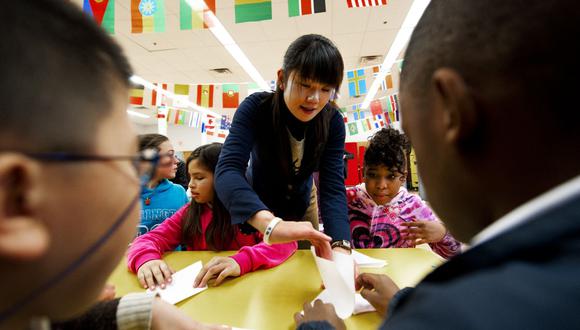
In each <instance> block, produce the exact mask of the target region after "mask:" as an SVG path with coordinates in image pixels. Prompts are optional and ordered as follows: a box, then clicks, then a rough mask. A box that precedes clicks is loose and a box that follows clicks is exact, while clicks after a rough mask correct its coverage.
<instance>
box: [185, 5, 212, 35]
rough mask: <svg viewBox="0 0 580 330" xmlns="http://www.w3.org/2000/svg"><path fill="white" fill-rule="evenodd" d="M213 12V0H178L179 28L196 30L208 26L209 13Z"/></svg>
mask: <svg viewBox="0 0 580 330" xmlns="http://www.w3.org/2000/svg"><path fill="white" fill-rule="evenodd" d="M212 12H213V13H214V14H215V0H205V5H204V1H202V0H198V1H189V2H188V1H186V0H179V28H180V29H181V30H197V29H207V28H210V27H211V26H209V25H208V24H209V22H210V19H209V17H210V13H212Z"/></svg>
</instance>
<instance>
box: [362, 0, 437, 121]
mask: <svg viewBox="0 0 580 330" xmlns="http://www.w3.org/2000/svg"><path fill="white" fill-rule="evenodd" d="M429 2H430V0H415V1H413V4H412V5H411V8H409V12H408V13H407V16H406V17H405V20H404V21H403V24H402V25H401V28H400V29H399V32H397V36H396V37H395V41H393V44H392V45H391V48H389V51H388V52H387V55H385V60H384V61H383V64H382V66H381V70H380V71H379V73H378V74H377V76H376V77H375V80H374V81H373V83H372V85H371V88H370V89H369V92H368V94H367V96H366V97H365V100H364V101H363V103H362V105H361V109H368V107H369V105H370V104H371V101H372V100H373V98H374V97H375V95H376V94H377V91H378V90H379V87H380V86H381V82H382V81H384V80H385V77H386V76H387V73H389V72H390V71H391V67H392V66H393V64H394V63H395V60H396V59H397V56H399V54H400V53H401V51H402V50H403V47H405V45H406V44H407V43H408V42H409V39H410V38H411V33H413V29H415V25H417V22H418V21H419V19H420V18H421V16H422V15H423V12H424V11H425V8H427V5H429Z"/></svg>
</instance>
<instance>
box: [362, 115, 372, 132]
mask: <svg viewBox="0 0 580 330" xmlns="http://www.w3.org/2000/svg"><path fill="white" fill-rule="evenodd" d="M361 125H362V128H363V132H366V131H370V130H372V129H373V127H372V125H371V120H370V119H369V118H367V119H365V120H363V121H362V122H361Z"/></svg>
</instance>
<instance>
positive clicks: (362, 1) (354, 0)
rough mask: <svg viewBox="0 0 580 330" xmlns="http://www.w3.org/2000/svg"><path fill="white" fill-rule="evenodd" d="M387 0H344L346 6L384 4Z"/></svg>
mask: <svg viewBox="0 0 580 330" xmlns="http://www.w3.org/2000/svg"><path fill="white" fill-rule="evenodd" d="M386 4H387V0H346V5H347V6H348V8H353V7H355V8H356V7H376V6H384V5H386Z"/></svg>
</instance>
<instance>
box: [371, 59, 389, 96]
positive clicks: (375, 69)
mask: <svg viewBox="0 0 580 330" xmlns="http://www.w3.org/2000/svg"><path fill="white" fill-rule="evenodd" d="M380 71H381V66H380V65H377V66H373V77H375V79H376V78H377V77H378V75H379V73H380ZM392 88H393V76H392V75H391V74H390V73H389V74H387V75H386V76H385V79H384V80H382V81H381V90H383V91H386V90H388V89H392Z"/></svg>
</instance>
